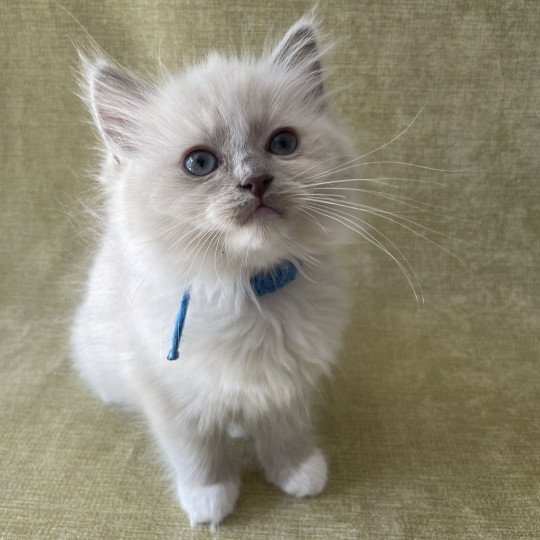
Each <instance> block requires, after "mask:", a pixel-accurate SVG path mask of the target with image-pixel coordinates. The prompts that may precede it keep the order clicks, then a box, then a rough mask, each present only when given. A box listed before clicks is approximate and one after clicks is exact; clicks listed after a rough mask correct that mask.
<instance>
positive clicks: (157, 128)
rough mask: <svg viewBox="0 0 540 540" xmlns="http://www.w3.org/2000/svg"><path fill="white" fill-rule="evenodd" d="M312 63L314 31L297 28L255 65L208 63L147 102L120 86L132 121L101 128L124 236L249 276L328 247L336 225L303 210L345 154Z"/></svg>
mask: <svg viewBox="0 0 540 540" xmlns="http://www.w3.org/2000/svg"><path fill="white" fill-rule="evenodd" d="M318 54H319V53H318V50H317V48H316V43H315V41H314V37H313V33H312V31H311V29H310V28H308V29H306V27H305V26H304V27H299V25H296V26H295V27H293V28H291V30H290V31H289V33H288V34H287V35H286V36H285V38H284V40H283V41H282V43H281V44H280V45H279V46H278V48H277V49H276V50H275V51H274V53H273V54H272V55H271V56H270V57H268V58H265V59H263V60H262V61H251V60H250V61H242V60H239V59H225V58H223V57H220V56H217V55H214V56H211V57H210V58H209V59H208V60H207V61H206V62H205V63H204V64H202V65H201V66H199V67H196V68H194V69H191V70H190V71H188V72H187V73H185V74H183V75H182V76H180V77H177V78H171V79H169V80H168V81H167V82H166V84H165V85H164V86H162V87H161V88H159V89H158V90H157V91H153V92H147V91H145V90H144V89H140V91H139V88H138V87H137V86H134V83H132V82H131V81H130V80H129V79H126V80H128V81H129V85H130V88H131V95H132V101H133V102H134V103H135V104H136V106H135V108H134V110H133V115H132V116H128V117H127V119H126V117H125V118H124V119H123V123H122V124H121V125H120V126H119V127H118V128H117V131H115V130H114V129H109V131H107V129H106V128H104V127H103V125H102V126H101V129H102V132H103V133H104V136H105V137H109V140H110V139H111V138H112V142H111V141H109V142H110V147H111V150H112V152H113V153H114V155H115V156H116V158H117V162H119V164H117V165H115V170H116V171H121V181H120V182H119V183H120V184H121V185H122V188H118V190H117V192H116V201H117V204H118V205H119V210H121V211H122V214H123V215H125V216H126V228H127V230H130V231H131V232H132V233H133V234H134V235H137V234H138V235H141V236H144V237H145V238H147V239H151V240H149V243H152V244H153V247H154V248H157V252H159V253H160V254H161V255H160V256H163V257H169V258H170V257H171V256H172V257H173V258H174V260H175V261H180V260H198V263H197V264H204V260H202V256H203V254H204V257H207V259H206V261H207V262H208V263H209V264H215V258H216V256H218V255H220V254H223V253H226V257H227V260H228V261H230V260H231V258H232V259H237V260H240V261H242V263H243V264H244V265H246V266H247V267H249V268H257V267H262V266H266V265H272V264H276V263H277V262H279V261H281V260H283V259H288V258H295V257H296V258H302V256H308V255H309V254H310V253H313V252H316V251H317V248H318V247H320V246H321V245H322V244H324V243H325V242H326V243H328V242H335V241H336V239H337V238H336V237H335V236H333V235H335V234H339V233H338V232H337V230H336V228H335V227H334V226H333V224H332V223H331V222H329V220H327V219H325V216H323V215H319V216H318V217H317V218H316V219H314V218H313V215H309V212H308V211H306V210H307V206H306V205H309V204H310V201H309V200H308V198H310V186H313V185H314V184H315V183H317V182H319V181H320V179H319V180H318V179H317V178H312V177H314V176H316V175H318V174H320V173H324V172H326V171H328V170H329V169H330V168H332V167H334V166H336V165H339V163H340V159H341V156H343V155H344V154H350V153H351V149H350V143H349V140H348V138H347V136H346V135H345V134H344V133H343V131H342V130H341V129H340V128H339V126H338V125H337V124H336V123H335V121H334V120H333V119H332V118H331V116H330V115H329V114H328V112H327V108H326V104H325V97H324V93H323V90H322V80H321V78H320V68H319V57H318ZM122 82H123V84H124V86H125V81H122ZM133 88H135V91H133ZM109 94H110V92H109ZM134 95H135V96H136V97H135V99H133V96H134ZM110 109H111V110H110V111H108V115H107V113H105V114H103V113H100V111H99V109H98V110H96V109H94V114H95V115H97V117H98V118H97V119H98V120H101V122H102V124H103V123H104V122H103V119H105V120H107V118H113V119H115V118H116V116H118V114H119V113H118V111H117V110H116V109H115V110H112V108H110ZM130 122H132V123H133V126H130V125H129V123H130ZM126 127H127V128H128V129H130V130H131V133H128V134H127V133H125V130H126ZM134 128H136V129H134ZM120 130H122V132H120ZM111 134H112V137H111ZM115 137H116V140H115ZM317 221H318V222H317ZM325 231H326V232H325Z"/></svg>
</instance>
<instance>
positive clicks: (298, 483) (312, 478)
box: [276, 448, 327, 497]
mask: <svg viewBox="0 0 540 540" xmlns="http://www.w3.org/2000/svg"><path fill="white" fill-rule="evenodd" d="M326 477H327V467H326V460H325V459H324V456H323V454H322V452H321V451H320V450H319V449H318V448H317V449H316V450H315V451H314V452H313V453H312V454H311V455H310V456H309V457H308V458H307V459H306V460H305V461H304V462H302V463H301V464H300V465H299V466H298V467H297V468H296V469H293V470H292V471H291V470H289V471H288V472H287V474H284V475H282V477H281V478H279V480H278V481H277V482H276V483H277V484H278V486H279V487H280V488H281V489H282V490H283V491H284V492H285V493H288V494H289V495H294V496H295V497H306V496H308V495H318V494H319V493H320V492H321V491H322V490H323V489H324V486H325V485H326Z"/></svg>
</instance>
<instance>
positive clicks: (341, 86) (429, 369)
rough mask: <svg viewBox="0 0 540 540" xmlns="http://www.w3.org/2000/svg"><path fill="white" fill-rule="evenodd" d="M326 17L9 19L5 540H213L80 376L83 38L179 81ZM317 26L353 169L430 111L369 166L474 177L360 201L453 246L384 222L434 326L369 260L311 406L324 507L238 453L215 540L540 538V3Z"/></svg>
mask: <svg viewBox="0 0 540 540" xmlns="http://www.w3.org/2000/svg"><path fill="white" fill-rule="evenodd" d="M310 5H311V2H303V1H292V2H280V3H277V4H276V3H274V2H263V1H260V0H235V1H231V2H224V1H217V0H212V1H205V2H203V1H196V0H182V1H173V0H162V1H155V2H142V1H139V2H128V1H125V0H122V1H116V2H112V1H111V2H86V1H82V0H81V1H71V0H62V2H56V1H51V2H45V1H43V2H37V1H24V2H22V1H21V2H19V1H8V0H2V1H1V2H0V40H1V41H0V61H1V67H2V69H1V74H0V114H1V124H0V141H1V146H0V149H1V150H0V151H1V156H0V157H1V178H0V194H1V211H0V224H1V228H2V229H1V230H2V242H1V245H0V262H1V267H0V272H1V274H0V287H1V288H0V300H1V309H0V324H1V341H0V354H1V375H0V411H1V412H0V453H1V459H0V535H1V536H2V537H3V538H23V537H32V538H114V539H118V538H181V537H189V538H192V537H193V538H199V537H200V538H206V537H208V532H207V531H205V530H204V529H200V530H197V531H191V530H190V529H189V526H188V523H187V520H186V518H185V516H184V515H183V513H182V512H181V511H180V509H179V508H178V506H177V503H176V502H175V500H174V497H173V495H172V494H171V492H170V491H169V490H168V487H167V486H168V482H167V481H166V479H165V478H164V475H163V473H162V469H161V468H160V466H159V463H158V462H157V460H156V459H155V458H154V457H153V451H152V445H151V443H150V441H149V440H148V438H147V436H146V435H145V432H144V430H143V429H141V426H140V425H139V424H138V423H137V422H136V421H134V420H133V419H132V417H131V416H130V415H128V414H126V413H124V412H122V411H119V410H117V409H114V408H105V407H104V406H102V404H101V403H100V402H99V401H98V400H97V399H96V398H95V397H94V396H93V395H91V394H90V392H89V391H88V390H87V389H86V387H84V386H83V385H82V384H81V383H80V382H79V381H78V379H77V377H76V376H75V374H74V373H73V372H72V371H71V368H70V360H69V351H68V349H67V346H66V341H67V335H68V327H69V320H70V317H71V316H72V313H73V309H74V307H75V305H76V303H77V302H78V300H79V298H80V293H81V287H80V283H81V282H82V280H83V277H84V275H85V271H86V266H87V261H88V256H89V254H90V253H91V252H92V249H93V246H94V245H95V240H94V239H93V237H92V235H91V234H89V233H88V230H89V227H90V226H91V224H92V220H91V217H89V216H88V212H85V210H84V204H85V203H88V202H91V201H92V198H93V194H92V180H91V179H90V175H89V174H88V171H91V170H93V169H95V167H96V165H97V157H96V153H95V152H93V151H92V150H91V147H92V146H93V145H95V138H94V134H93V132H92V129H91V127H90V126H89V124H88V120H89V117H88V114H87V113H86V111H85V110H84V108H83V107H82V105H81V103H80V101H79V99H78V98H77V97H76V95H75V91H76V83H75V75H74V71H73V69H74V68H75V67H76V63H77V55H76V52H75V49H74V45H73V44H83V45H85V44H88V42H89V40H88V37H87V36H86V34H85V32H84V31H83V30H82V29H81V27H80V26H79V25H78V24H77V23H76V22H75V21H74V19H73V17H76V18H77V19H78V20H79V21H80V23H81V24H82V25H83V26H84V27H85V28H86V29H87V30H88V32H89V33H90V34H91V35H92V36H93V37H94V38H95V40H96V41H97V42H98V43H99V44H100V45H101V46H102V47H103V48H104V49H105V50H106V51H107V52H108V53H109V54H110V55H111V56H113V57H114V58H116V59H117V60H118V61H119V62H120V63H123V64H125V65H127V66H129V67H131V68H133V69H135V70H138V71H140V72H143V73H147V74H152V73H155V72H156V71H157V68H156V59H157V58H158V56H159V57H160V58H161V60H162V62H163V63H164V64H165V65H166V66H168V67H170V68H172V69H181V67H182V66H183V65H185V64H186V62H190V61H193V60H196V59H198V58H200V57H201V56H202V55H204V54H205V53H206V52H207V51H208V50H209V49H211V48H217V49H221V48H222V47H224V46H231V47H233V48H235V49H240V48H242V47H244V46H245V47H252V48H254V49H255V50H256V51H259V50H261V48H262V45H263V43H264V40H265V38H266V37H267V36H268V35H274V36H279V35H280V34H281V33H282V32H284V31H285V29H286V28H287V26H288V25H289V24H291V23H292V22H293V21H294V20H295V19H296V18H297V17H299V16H300V15H301V14H303V13H304V12H305V11H306V10H307V9H308V8H309V7H310ZM61 6H64V7H65V8H66V9H67V10H68V11H69V12H70V13H71V14H72V15H73V17H71V16H70V15H68V14H67V13H66V11H64V10H63V9H62V7H61ZM320 7H321V12H322V20H323V30H324V31H325V32H327V33H328V34H330V36H332V37H333V38H334V39H337V40H338V42H337V45H336V48H335V49H334V51H333V53H332V55H331V58H330V59H329V64H332V65H334V66H335V67H336V69H335V70H334V71H333V72H332V75H331V77H330V81H329V84H328V86H329V88H330V89H332V90H336V94H335V98H334V99H335V105H336V109H337V111H338V113H339V114H340V115H341V117H342V119H343V122H344V123H345V124H346V125H347V126H348V127H349V129H350V130H351V132H352V133H353V136H354V137H355V140H356V141H357V146H358V151H359V153H365V152H367V151H369V150H371V149H374V148H376V147H377V146H379V145H381V144H382V143H385V142H387V141H389V140H390V139H392V137H394V136H395V135H396V134H397V133H399V132H400V131H401V130H402V129H403V128H404V127H405V126H406V125H407V124H408V123H409V122H410V121H411V119H412V118H413V117H414V115H415V114H416V113H417V112H418V111H419V110H420V108H421V107H422V106H424V105H425V109H424V110H423V112H422V113H421V115H420V116H419V118H418V119H417V121H416V123H415V124H414V125H413V126H412V127H411V128H410V129H409V130H408V131H407V132H406V133H405V134H404V135H403V136H402V137H400V138H399V139H398V140H397V141H395V142H394V143H392V144H391V145H389V146H387V147H385V148H384V149H382V150H380V151H378V152H377V153H376V154H373V155H372V156H370V160H371V161H376V160H394V161H407V162H414V163H418V164H424V165H429V166H432V167H437V168H443V169H466V171H465V172H462V173H454V174H449V173H448V174H447V173H441V172H436V171H430V170H427V169H418V168H413V167H407V166H398V165H391V164H381V165H376V164H374V165H366V166H365V167H364V168H363V169H362V171H363V173H362V174H364V175H365V176H366V177H377V176H379V177H380V176H387V177H403V178H412V179H414V180H425V181H429V182H437V183H444V184H445V186H442V185H438V184H433V183H424V182H416V181H407V180H402V181H395V185H396V187H386V186H381V185H377V184H373V183H372V184H371V185H369V184H367V183H366V184H365V187H366V188H367V189H372V190H375V191H380V192H385V193H389V194H391V195H390V196H391V197H395V196H399V197H408V198H410V199H414V200H419V201H424V202H426V203H429V204H431V205H435V206H433V207H432V206H430V207H427V206H424V205H423V204H421V203H415V202H412V201H410V200H407V199H402V201H404V202H408V203H409V204H413V205H414V206H416V207H417V208H412V207H410V206H406V205H405V204H403V202H401V203H393V202H391V201H390V200H389V199H388V198H385V197H384V196H382V195H367V197H368V200H369V201H370V202H371V203H372V204H377V205H381V206H382V207H384V208H388V209H390V210H400V211H401V212H402V215H403V216H405V217H407V216H409V217H410V219H414V220H418V219H420V218H422V219H423V220H424V221H422V223H423V224H424V226H425V227H429V228H430V229H434V230H436V231H438V232H439V233H441V234H436V233H433V232H429V231H427V232H426V231H425V230H424V232H422V233H421V234H420V236H417V235H415V234H413V233H412V232H411V231H409V230H407V229H405V228H403V227H399V226H397V225H396V224H394V223H392V222H390V221H388V220H383V219H379V221H372V223H373V224H374V225H376V226H377V227H379V228H380V230H381V231H382V232H383V233H384V234H386V235H387V236H388V237H390V238H391V239H392V240H393V242H394V243H395V244H396V245H397V246H398V247H399V248H400V249H401V250H402V252H403V253H404V255H405V256H406V257H407V258H408V260H409V261H410V263H411V265H412V266H413V268H414V269H415V270H416V272H417V274H418V277H419V280H420V282H421V284H422V288H423V293H424V296H425V303H424V304H421V305H420V306H419V307H417V304H416V301H415V300H414V296H413V294H412V292H411V289H410V287H409V286H408V284H407V282H406V280H405V279H404V277H403V275H402V274H401V273H400V271H399V269H398V268H397V267H396V265H395V264H393V263H392V261H391V260H390V259H389V258H388V257H386V256H385V255H384V254H382V253H378V252H377V251H376V250H375V249H374V248H372V247H370V246H369V245H368V244H365V243H361V242H358V246H357V248H356V250H355V251H356V252H355V256H356V261H357V266H358V273H357V275H358V283H357V288H356V293H355V294H356V298H355V309H354V316H353V321H352V324H351V326H350V330H349V332H348V334H347V339H346V343H345V347H344V350H343V353H342V358H341V364H340V367H339V369H337V370H336V374H335V379H334V380H333V381H331V382H329V383H328V384H327V385H326V388H325V391H324V399H322V400H321V404H320V407H319V411H320V414H319V418H320V422H319V423H320V428H321V439H322V443H323V446H324V448H325V449H326V452H327V455H328V459H329V465H330V472H331V475H330V481H329V484H328V488H327V489H326V491H325V492H324V493H323V494H322V495H321V496H320V497H318V498H315V499H313V500H306V501H296V500H292V499H290V498H288V497H286V496H285V495H283V494H281V493H279V492H278V491H277V490H276V489H274V488H273V487H271V486H269V485H268V484H267V483H266V482H265V480H264V478H263V475H262V474H261V472H260V470H259V469H258V467H257V465H256V462H255V460H254V458H253V455H252V453H251V451H250V450H249V448H248V447H244V446H242V445H239V452H240V454H241V455H242V461H243V467H244V474H243V481H244V488H243V494H242V496H241V499H240V501H239V505H238V509H237V512H236V513H235V514H234V516H232V517H231V518H230V519H228V520H227V521H226V522H225V523H224V524H223V526H222V527H221V529H220V531H219V537H220V538H231V539H233V538H234V539H237V538H258V537H265V538H310V539H311V538H320V539H328V538H459V539H465V538H475V539H476V538H539V537H540V524H539V523H540V515H539V508H540V501H539V475H540V463H539V461H540V460H539V443H540V436H539V414H538V412H539V405H540V401H539V396H538V389H539V382H540V381H539V378H540V377H539V366H538V360H539V359H538V356H539V355H538V330H539V328H538V326H539V325H538V319H539V318H538V311H537V308H538V270H537V268H538V267H537V265H536V264H537V262H538V261H537V257H538V253H539V251H540V250H539V245H538V184H537V182H538V170H539V167H538V152H539V142H540V141H539V136H538V135H539V129H538V128H539V122H538V98H539V71H538V68H539V64H538V60H539V54H538V53H539V43H540V40H539V31H538V29H539V27H540V17H539V15H540V3H539V2H537V1H534V0H531V1H529V2H526V1H497V2H494V1H490V0H486V1H479V0H474V1H473V0H471V1H459V2H458V1H454V0H441V1H437V2H429V1H419V0H401V1H398V0H396V1H358V0H335V1H332V2H325V1H322V2H321V6H320ZM371 158H373V159H371ZM418 207H420V208H422V209H424V210H429V212H431V213H429V212H421V211H419V209H418ZM407 212H409V213H407ZM374 219H375V218H374ZM411 228H413V229H415V230H420V229H417V228H416V226H412V225H411ZM424 236H425V237H427V239H425V238H422V237H424ZM430 242H431V243H430ZM466 242H470V243H472V244H468V243H466ZM435 244H439V245H440V246H441V247H437V246H436V245H435ZM441 248H442V249H441ZM445 250H447V251H445ZM448 252H451V253H452V254H453V255H455V256H457V257H458V258H459V259H461V261H462V263H460V262H459V261H458V260H457V259H456V258H455V257H454V256H453V255H451V254H449V253H448ZM535 259H536V260H535Z"/></svg>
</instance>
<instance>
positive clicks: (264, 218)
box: [244, 201, 283, 225]
mask: <svg viewBox="0 0 540 540" xmlns="http://www.w3.org/2000/svg"><path fill="white" fill-rule="evenodd" d="M282 215H283V213H282V212H281V211H280V210H278V209H276V208H274V207H273V206H270V205H268V204H266V203H264V202H262V201H261V202H260V203H259V205H258V206H256V207H255V209H254V210H253V211H252V212H250V214H249V215H248V216H247V219H246V220H245V221H244V224H245V225H248V224H251V223H266V222H268V221H271V220H274V219H277V218H280V217H281V216H282Z"/></svg>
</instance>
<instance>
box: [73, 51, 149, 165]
mask: <svg viewBox="0 0 540 540" xmlns="http://www.w3.org/2000/svg"><path fill="white" fill-rule="evenodd" d="M81 62H82V74H83V80H82V86H83V95H84V99H85V101H86V103H87V104H88V107H89V108H90V111H91V112H92V116H93V117H94V122H95V124H96V126H97V128H98V130H99V132H100V134H101V136H102V138H103V141H104V143H105V145H106V146H107V149H108V150H109V151H110V152H111V153H112V154H113V155H114V157H115V158H116V159H117V160H118V161H122V158H123V157H129V155H130V154H134V153H135V152H136V151H137V149H138V147H139V146H140V142H141V133H142V132H143V130H142V125H141V118H142V111H143V109H144V108H145V106H146V104H147V102H148V95H149V92H148V89H147V88H146V87H145V86H144V85H143V84H142V83H141V82H140V81H138V80H136V79H134V78H133V77H132V76H130V75H128V74H127V73H125V72H124V71H122V70H121V69H119V68H117V67H114V66H111V65H110V64H109V63H107V62H106V61H104V60H101V59H99V60H97V61H90V60H88V59H87V58H86V57H84V56H82V55H81Z"/></svg>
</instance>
